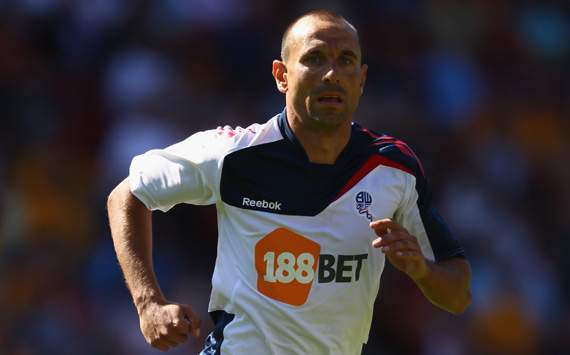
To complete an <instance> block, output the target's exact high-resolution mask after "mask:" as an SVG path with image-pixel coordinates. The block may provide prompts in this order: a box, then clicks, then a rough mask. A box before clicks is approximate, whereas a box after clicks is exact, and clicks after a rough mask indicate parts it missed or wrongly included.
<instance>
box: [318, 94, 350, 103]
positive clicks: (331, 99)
mask: <svg viewBox="0 0 570 355" xmlns="http://www.w3.org/2000/svg"><path fill="white" fill-rule="evenodd" d="M343 101H344V100H343V99H342V97H341V96H340V95H337V94H324V95H321V96H319V97H318V98H317V102H319V103H323V104H341V103H343Z"/></svg>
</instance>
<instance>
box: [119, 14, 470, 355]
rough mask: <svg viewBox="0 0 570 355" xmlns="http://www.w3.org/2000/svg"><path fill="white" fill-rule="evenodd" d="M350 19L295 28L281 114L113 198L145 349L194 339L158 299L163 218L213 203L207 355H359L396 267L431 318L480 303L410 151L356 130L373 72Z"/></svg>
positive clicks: (123, 187) (145, 168) (163, 167)
mask: <svg viewBox="0 0 570 355" xmlns="http://www.w3.org/2000/svg"><path fill="white" fill-rule="evenodd" d="M361 60H362V58H361V50H360V44H359V38H358V33H357V31H356V29H355V28H354V26H352V25H351V24H350V23H349V22H347V21H346V20H345V19H344V18H343V17H341V16H339V15H337V14H334V13H331V12H328V11H315V12H311V13H308V14H305V15H303V16H302V17H300V18H298V19H297V20H295V21H294V22H293V23H292V24H291V25H290V26H289V28H288V29H287V30H286V32H285V34H284V36H283V41H282V53H281V60H275V61H274V62H273V76H274V77H275V82H276V85H277V89H278V90H279V91H280V92H281V93H283V94H284V95H285V103H286V107H285V109H284V111H283V112H281V113H279V114H277V115H276V116H274V117H272V118H271V119H269V120H268V121H267V122H265V123H263V124H253V125H251V126H249V127H247V128H239V127H238V128H236V129H231V128H229V127H225V128H218V129H214V130H209V131H203V132H198V133H195V134H193V135H192V136H190V137H189V138H187V139H186V140H184V141H182V142H179V143H177V144H174V145H172V146H170V147H167V148H165V149H157V150H151V151H149V152H147V153H145V154H142V155H140V156H137V157H135V158H134V159H133V161H132V164H131V167H130V172H129V177H128V178H127V179H125V180H124V181H123V182H122V183H120V184H119V185H118V186H117V187H116V188H115V189H114V190H113V192H112V193H111V194H110V196H109V200H108V211H109V220H110V225H111V231H112V236H113V242H114V245H115V250H116V253H117V257H118V259H119V262H120V265H121V268H122V270H123V273H124V275H125V279H126V282H127V285H128V288H129V290H130V292H131V295H132V297H133V301H134V304H135V305H136V308H137V310H138V315H139V319H140V327H141V330H142V333H143V335H144V337H145V339H146V341H147V342H148V343H150V344H151V345H152V346H154V347H156V348H158V349H161V350H167V349H169V348H170V347H173V346H175V345H177V344H179V343H181V342H183V341H184V340H185V339H186V338H187V336H188V334H193V335H195V336H197V335H198V334H199V331H200V320H199V319H198V317H197V316H196V313H195V312H194V310H193V309H192V308H191V307H190V306H189V305H184V304H179V303H176V302H173V301H170V300H168V299H167V298H166V296H165V295H164V294H163V293H162V292H161V290H160V287H159V284H158V281H157V279H156V277H155V274H154V272H153V265H152V257H151V250H152V235H151V211H152V210H161V211H168V210H169V209H170V208H171V207H172V206H174V205H176V204H178V203H192V204H198V205H206V204H216V208H217V213H218V229H219V235H218V250H217V259H216V265H215V269H214V274H213V277H212V294H211V299H210V304H209V311H210V314H211V316H212V318H213V320H214V324H215V328H214V330H213V331H212V332H211V333H210V334H209V336H208V337H207V339H206V344H205V346H204V350H203V352H202V354H219V353H222V354H248V355H249V354H358V353H360V352H361V351H362V346H363V344H364V343H366V341H367V339H368V336H369V331H370V324H371V320H372V311H373V306H374V301H375V298H376V295H377V293H378V289H379V286H380V275H381V273H382V270H383V267H384V264H385V261H386V260H388V262H390V263H391V264H392V265H394V266H395V267H396V268H397V269H399V270H401V271H402V272H404V273H405V274H407V275H408V276H409V277H410V278H411V279H412V280H413V281H414V282H415V283H416V284H417V286H418V287H419V288H420V289H421V291H422V292H423V294H424V295H425V296H426V297H427V298H428V299H429V300H430V301H431V302H432V303H433V304H435V305H437V306H439V307H441V308H443V309H444V310H447V311H449V312H452V313H461V312H463V311H464V310H465V308H466V307H467V306H468V305H469V303H470V291H469V288H470V274H471V273H470V267H469V263H468V262H467V260H466V259H465V256H464V252H463V249H462V247H461V246H460V245H459V244H458V242H457V240H456V239H455V238H454V237H453V236H452V235H451V233H450V232H449V230H448V228H447V227H446V225H445V224H444V222H443V221H442V219H441V218H440V217H439V216H438V214H437V213H436V212H435V210H434V209H433V207H432V206H431V196H430V191H429V188H428V186H427V185H426V178H425V176H424V172H423V169H422V165H421V163H420V161H419V160H418V158H417V157H416V155H415V154H414V153H413V152H412V151H411V150H410V148H409V147H408V146H407V145H406V144H405V143H403V142H402V141H400V140H397V139H395V138H392V137H389V136H387V135H382V134H375V133H372V132H370V131H368V130H367V129H364V128H362V127H360V126H359V125H357V124H356V123H353V122H352V116H353V113H354V112H355V110H356V108H357V106H358V102H359V99H360V96H361V95H362V93H363V89H364V83H365V79H366V71H367V66H366V65H365V64H362V63H361Z"/></svg>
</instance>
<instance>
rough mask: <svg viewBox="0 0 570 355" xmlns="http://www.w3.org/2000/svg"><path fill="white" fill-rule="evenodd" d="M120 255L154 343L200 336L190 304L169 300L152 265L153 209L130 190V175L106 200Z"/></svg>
mask: <svg viewBox="0 0 570 355" xmlns="http://www.w3.org/2000/svg"><path fill="white" fill-rule="evenodd" d="M107 209H108V212H109V223H110V227H111V235H112V237H113V245H114V247H115V252H116V253H117V259H118V260H119V264H120V266H121V269H122V271H123V275H124V277H125V280H126V283H127V287H128V289H129V291H130V293H131V296H132V298H133V302H134V304H135V306H136V308H137V312H138V315H139V321H140V327H141V331H142V333H143V335H144V337H145V339H146V341H147V342H148V343H149V344H151V345H152V346H154V347H156V348H158V349H160V350H167V349H168V348H169V347H172V346H175V345H177V344H179V343H182V342H184V341H185V340H186V338H187V336H188V333H189V332H192V334H193V335H194V336H198V335H199V332H200V320H199V318H198V317H197V316H196V314H195V313H194V312H193V311H192V308H191V307H190V306H188V305H182V304H177V303H174V302H170V301H167V300H166V299H165V297H164V295H163V294H162V291H161V290H160V287H159V285H158V281H157V279H156V276H155V274H154V270H153V266H152V212H151V211H149V210H148V209H147V208H146V207H145V205H144V204H143V203H142V202H140V201H139V200H138V199H137V198H136V197H135V196H134V195H133V194H132V193H131V191H130V187H129V183H128V179H125V180H124V181H123V182H121V183H120V184H119V185H118V186H117V187H116V188H115V189H114V190H113V191H112V192H111V194H110V195H109V198H108V200H107Z"/></svg>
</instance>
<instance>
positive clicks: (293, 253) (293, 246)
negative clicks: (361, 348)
mask: <svg viewBox="0 0 570 355" xmlns="http://www.w3.org/2000/svg"><path fill="white" fill-rule="evenodd" d="M320 251H321V246H320V245H319V244H318V243H316V242H314V241H312V240H310V239H308V238H306V237H304V236H302V235H300V234H297V233H294V232H292V231H290V230H288V229H285V228H278V229H276V230H274V231H273V232H271V233H269V234H267V235H266V236H265V237H263V238H262V239H261V240H260V241H259V242H258V243H257V244H256V246H255V269H256V271H257V289H258V290H259V292H261V293H262V294H264V295H265V296H267V297H269V298H272V299H275V300H278V301H281V302H283V303H287V304H290V305H294V306H300V305H302V304H304V303H305V302H306V301H307V298H308V297H309V292H310V291H311V286H312V284H313V282H315V281H316V282H318V283H330V282H355V281H358V280H359V279H360V272H361V270H362V264H363V262H364V261H365V260H366V259H367V258H368V255H367V254H357V255H331V254H320Z"/></svg>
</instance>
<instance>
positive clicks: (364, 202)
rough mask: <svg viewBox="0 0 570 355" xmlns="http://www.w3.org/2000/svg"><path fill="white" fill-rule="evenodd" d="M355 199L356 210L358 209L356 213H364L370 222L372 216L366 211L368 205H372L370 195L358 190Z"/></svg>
mask: <svg viewBox="0 0 570 355" xmlns="http://www.w3.org/2000/svg"><path fill="white" fill-rule="evenodd" d="M355 200H356V210H357V211H358V213H359V214H363V215H365V216H366V218H367V219H368V220H369V221H370V222H372V220H373V219H374V218H373V217H372V215H371V214H370V212H369V211H368V208H369V207H370V205H372V195H370V194H369V193H368V192H366V191H360V192H359V193H357V194H356V198H355Z"/></svg>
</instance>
